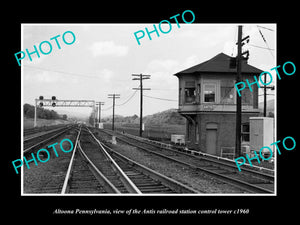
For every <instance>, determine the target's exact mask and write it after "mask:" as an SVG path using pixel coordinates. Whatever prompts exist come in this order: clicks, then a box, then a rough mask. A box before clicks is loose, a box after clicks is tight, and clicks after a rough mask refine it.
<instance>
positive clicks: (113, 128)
mask: <svg viewBox="0 0 300 225" xmlns="http://www.w3.org/2000/svg"><path fill="white" fill-rule="evenodd" d="M108 98H112V99H113V120H112V128H111V129H112V130H115V99H116V98H120V94H108Z"/></svg>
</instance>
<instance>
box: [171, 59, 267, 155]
mask: <svg viewBox="0 0 300 225" xmlns="http://www.w3.org/2000/svg"><path fill="white" fill-rule="evenodd" d="M236 71H237V70H236V64H235V58H232V57H230V56H228V55H226V54H224V53H220V54H218V55H216V56H215V57H213V58H211V59H209V60H207V61H205V62H202V63H200V64H198V65H195V66H193V67H191V68H188V69H186V70H183V71H180V72H178V73H176V74H174V75H175V76H177V77H178V79H179V108H178V112H179V113H180V114H181V115H182V116H183V117H185V118H186V119H187V123H186V124H187V125H186V143H187V145H188V147H190V148H194V149H195V150H200V151H202V152H206V153H208V154H212V155H218V156H221V155H222V154H225V152H226V154H231V153H230V152H233V153H234V148H235V147H234V146H235V124H236V115H235V113H236V95H237V91H236V89H235V87H234V84H235V82H236ZM262 72H263V71H262V70H260V69H258V68H255V67H253V66H251V65H249V64H248V63H247V61H246V60H242V72H241V74H242V80H243V81H245V80H246V79H248V81H249V83H252V82H254V77H253V76H257V77H258V76H259V75H260V73H262ZM251 88H252V89H253V91H250V89H249V86H247V87H246V88H245V89H244V90H243V91H242V92H241V93H242V128H241V129H242V145H243V144H244V143H247V142H249V135H250V129H249V118H250V117H257V116H258V115H259V109H258V87H257V85H255V84H254V85H252V86H251Z"/></svg>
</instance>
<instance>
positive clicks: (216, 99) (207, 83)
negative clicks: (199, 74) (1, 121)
mask: <svg viewBox="0 0 300 225" xmlns="http://www.w3.org/2000/svg"><path fill="white" fill-rule="evenodd" d="M206 85H213V86H214V87H215V101H214V102H206V101H205V86H206ZM217 101H218V92H217V82H204V83H203V95H202V102H203V103H205V104H216V103H217Z"/></svg>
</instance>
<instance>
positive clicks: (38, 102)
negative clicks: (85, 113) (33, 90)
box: [34, 96, 95, 127]
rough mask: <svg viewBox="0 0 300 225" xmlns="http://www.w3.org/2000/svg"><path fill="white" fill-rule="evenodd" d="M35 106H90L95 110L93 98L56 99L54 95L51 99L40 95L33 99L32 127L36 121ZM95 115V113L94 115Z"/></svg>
mask: <svg viewBox="0 0 300 225" xmlns="http://www.w3.org/2000/svg"><path fill="white" fill-rule="evenodd" d="M37 106H39V107H55V106H57V107H92V108H93V110H95V100H58V99H56V97H55V96H52V98H51V99H44V97H43V96H40V97H39V98H38V99H35V108H34V127H36V125H37V122H36V119H37ZM94 116H95V115H94Z"/></svg>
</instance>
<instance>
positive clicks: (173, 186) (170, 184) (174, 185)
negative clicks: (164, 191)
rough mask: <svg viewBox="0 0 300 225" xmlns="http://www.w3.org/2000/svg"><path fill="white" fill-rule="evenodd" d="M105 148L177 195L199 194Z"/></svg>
mask: <svg viewBox="0 0 300 225" xmlns="http://www.w3.org/2000/svg"><path fill="white" fill-rule="evenodd" d="M102 145H103V147H105V148H106V149H107V150H108V151H109V152H110V154H112V155H114V156H115V157H116V158H118V159H120V160H122V161H124V162H126V163H127V164H130V166H132V167H133V168H135V169H136V170H138V171H140V172H141V173H144V174H146V175H149V176H150V177H151V178H152V179H155V180H157V181H159V182H161V183H162V184H163V185H165V186H168V187H171V189H173V190H175V191H176V192H177V193H199V191H197V190H195V189H193V188H191V187H189V186H187V185H184V184H182V183H180V182H178V181H176V180H174V179H172V178H170V177H167V176H165V175H163V174H161V173H158V172H156V171H154V170H152V169H150V168H148V167H146V166H144V165H142V164H140V163H138V162H136V161H134V160H132V159H129V158H128V157H126V156H124V155H122V154H120V153H118V152H116V151H114V150H113V149H112V148H110V147H108V146H107V145H105V144H103V143H102Z"/></svg>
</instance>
